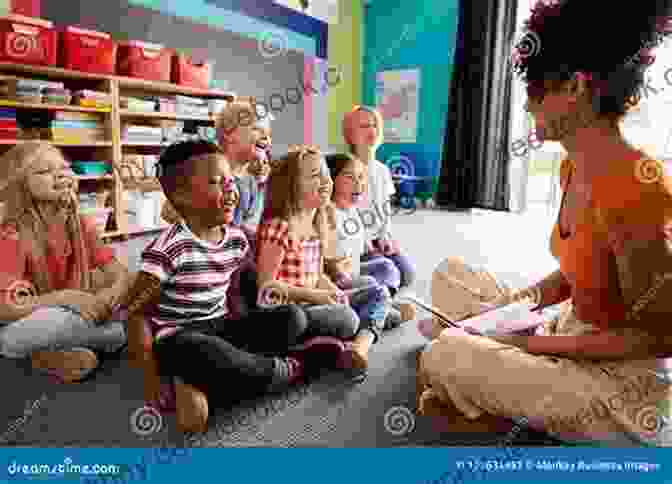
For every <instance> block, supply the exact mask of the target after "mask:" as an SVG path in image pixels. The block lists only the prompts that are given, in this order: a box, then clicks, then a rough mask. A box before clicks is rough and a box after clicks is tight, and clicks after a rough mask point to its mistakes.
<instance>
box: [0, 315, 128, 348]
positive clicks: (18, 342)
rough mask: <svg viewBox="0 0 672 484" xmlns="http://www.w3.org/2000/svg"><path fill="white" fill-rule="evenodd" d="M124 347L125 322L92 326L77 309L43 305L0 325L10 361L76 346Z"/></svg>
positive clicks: (0, 341) (1, 341)
mask: <svg viewBox="0 0 672 484" xmlns="http://www.w3.org/2000/svg"><path fill="white" fill-rule="evenodd" d="M124 344H126V329H125V326H124V323H122V322H120V321H108V322H105V323H103V324H96V323H92V322H91V321H87V320H85V319H84V318H82V316H81V315H80V314H79V311H78V310H77V308H76V307H75V306H71V305H61V306H44V307H40V308H37V309H36V310H35V311H33V312H32V314H30V315H29V316H26V317H25V318H22V319H19V320H18V321H13V322H10V323H7V324H6V325H5V324H4V323H1V322H0V354H2V356H5V357H8V358H24V357H27V356H30V355H31V354H32V353H34V352H36V351H43V350H52V351H53V350H67V349H72V348H76V347H83V348H89V349H92V350H96V351H102V352H114V351H116V350H118V349H119V348H121V347H122V346H123V345H124Z"/></svg>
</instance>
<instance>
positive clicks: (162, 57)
mask: <svg viewBox="0 0 672 484" xmlns="http://www.w3.org/2000/svg"><path fill="white" fill-rule="evenodd" d="M117 54H118V56H117V73H118V74H120V75H122V76H130V77H139V78H141V79H147V80H149V81H164V82H170V67H171V65H170V64H171V59H172V57H173V53H172V52H171V51H170V50H169V49H165V48H164V47H163V46H162V45H160V44H150V43H147V42H140V41H137V40H134V41H130V42H120V43H119V48H118V49H117Z"/></svg>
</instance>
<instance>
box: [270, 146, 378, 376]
mask: <svg viewBox="0 0 672 484" xmlns="http://www.w3.org/2000/svg"><path fill="white" fill-rule="evenodd" d="M320 165H321V156H320V151H319V150H318V149H316V148H313V147H307V146H297V147H295V149H294V150H293V151H291V152H289V153H288V154H287V156H285V157H283V158H282V159H280V160H274V161H273V163H272V171H271V177H270V180H269V187H268V189H269V192H268V199H267V203H268V204H269V206H268V218H267V219H266V220H263V219H262V223H261V225H260V226H259V230H258V232H257V251H258V254H257V271H258V276H257V277H258V286H259V288H260V289H262V290H263V288H264V286H265V285H267V284H269V283H274V284H275V285H276V287H279V288H281V290H283V291H285V293H286V295H287V297H288V299H289V300H291V301H294V302H297V303H300V304H301V305H302V307H303V309H304V311H305V313H306V316H307V319H308V328H307V330H306V334H307V335H310V336H323V337H326V338H324V339H322V340H321V341H325V347H324V352H323V358H322V361H320V362H317V361H316V364H317V363H320V364H321V365H322V366H323V367H324V368H327V367H337V366H341V367H343V366H346V367H347V366H351V365H352V364H353V363H354V364H355V366H356V363H357V359H358V358H357V357H356V355H354V354H353V353H354V352H356V348H355V347H354V346H353V345H351V344H346V341H347V342H348V343H349V340H352V339H353V337H356V338H355V340H354V343H356V344H361V346H362V347H366V351H368V347H369V346H370V345H371V343H372V342H373V340H374V339H375V333H374V332H373V331H370V330H369V328H368V327H367V325H366V324H362V326H361V327H360V324H361V323H360V319H359V317H358V315H357V314H356V313H355V311H354V310H353V309H352V308H351V307H350V305H349V301H348V298H347V296H346V295H345V293H344V292H343V291H342V290H340V289H339V288H338V287H337V286H336V285H335V284H334V283H333V282H332V281H331V280H330V279H329V277H328V276H327V274H325V273H324V270H323V269H324V257H325V254H326V253H327V250H326V249H327V248H328V246H329V241H330V239H331V233H332V230H331V228H330V227H329V224H328V217H327V213H326V207H325V202H327V203H328V202H329V197H330V196H331V192H330V190H331V189H330V188H328V187H327V185H326V183H327V182H329V183H330V182H331V180H330V179H329V178H328V177H327V178H325V177H323V174H322V172H321V166H320ZM326 191H329V193H328V194H327V193H326ZM329 340H331V341H332V342H333V348H332V349H331V350H329V351H327V347H326V346H327V345H326V341H329ZM315 353H317V351H315ZM364 353H365V352H364ZM364 356H365V355H364ZM306 370H307V371H310V370H320V368H315V367H313V368H308V367H306Z"/></svg>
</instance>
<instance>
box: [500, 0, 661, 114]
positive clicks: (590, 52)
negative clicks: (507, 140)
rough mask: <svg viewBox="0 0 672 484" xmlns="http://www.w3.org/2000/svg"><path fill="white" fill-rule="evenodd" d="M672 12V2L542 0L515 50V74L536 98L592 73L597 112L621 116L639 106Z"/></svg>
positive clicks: (532, 14) (594, 101) (535, 8)
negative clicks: (655, 52) (649, 70)
mask: <svg viewBox="0 0 672 484" xmlns="http://www.w3.org/2000/svg"><path fill="white" fill-rule="evenodd" d="M671 10H672V0H642V1H640V2H637V3H636V4H632V3H629V2H628V3H626V2H618V1H613V0H555V1H549V0H538V1H537V3H536V4H535V5H534V7H533V8H532V11H531V15H530V17H529V18H528V20H527V21H526V22H525V25H524V35H523V37H522V38H521V39H519V40H518V42H517V43H516V45H515V46H514V52H513V58H512V62H513V68H514V72H515V73H516V74H518V75H519V76H520V77H521V78H522V80H523V81H524V82H526V83H527V86H528V94H529V95H530V96H533V97H534V96H537V97H540V96H543V93H544V91H545V89H547V88H549V87H551V88H555V87H556V86H558V85H559V84H560V83H561V82H563V81H567V80H570V79H571V78H572V76H573V75H574V74H575V73H577V72H584V73H586V74H590V76H591V77H592V81H591V82H592V87H593V108H594V110H595V111H596V113H598V114H599V115H601V116H604V117H608V118H619V117H621V116H622V115H623V114H625V112H626V111H627V110H628V109H629V108H630V107H632V106H634V105H636V104H637V103H638V102H639V99H640V92H641V89H642V86H643V84H644V81H645V78H644V74H645V71H646V69H647V68H648V67H649V65H650V64H651V63H652V62H653V59H654V57H653V55H652V54H651V52H650V51H651V49H653V48H655V47H657V46H658V45H659V44H660V43H661V42H662V41H663V40H664V39H665V38H666V37H667V35H669V34H670V33H672V28H671V27H672V21H671V20H670V17H669V15H670V13H671ZM544 81H545V82H544ZM549 83H550V86H549Z"/></svg>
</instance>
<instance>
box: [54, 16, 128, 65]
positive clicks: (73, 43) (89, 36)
mask: <svg viewBox="0 0 672 484" xmlns="http://www.w3.org/2000/svg"><path fill="white" fill-rule="evenodd" d="M61 53H62V54H61V55H62V57H61V65H62V66H63V67H65V68H66V69H75V70H78V71H84V72H91V73H93V74H114V67H115V63H116V60H117V59H116V56H117V45H116V43H115V42H114V41H113V40H112V38H111V37H110V34H106V33H104V32H95V31H93V30H85V29H80V28H79V27H67V28H66V29H65V31H64V32H63V34H62V36H61Z"/></svg>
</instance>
